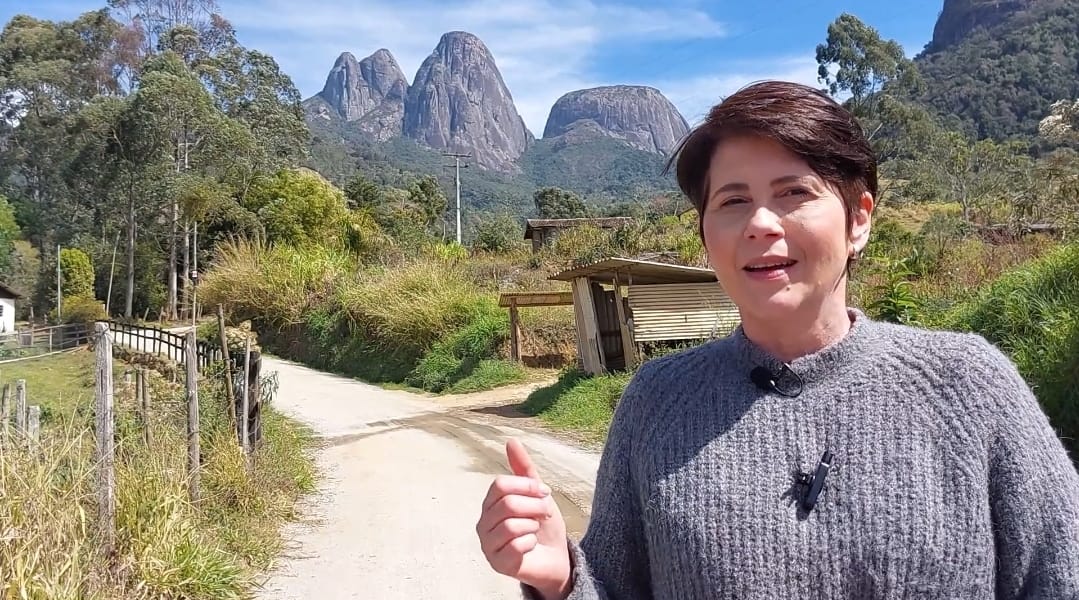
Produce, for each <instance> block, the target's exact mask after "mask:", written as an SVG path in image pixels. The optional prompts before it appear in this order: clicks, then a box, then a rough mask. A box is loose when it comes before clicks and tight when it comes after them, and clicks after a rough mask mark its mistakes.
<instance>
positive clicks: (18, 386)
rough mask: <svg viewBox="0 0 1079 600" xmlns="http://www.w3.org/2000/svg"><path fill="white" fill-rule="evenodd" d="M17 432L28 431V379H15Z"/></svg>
mask: <svg viewBox="0 0 1079 600" xmlns="http://www.w3.org/2000/svg"><path fill="white" fill-rule="evenodd" d="M15 433H17V434H20V435H21V434H24V433H26V380H25V379H18V380H16V381H15Z"/></svg>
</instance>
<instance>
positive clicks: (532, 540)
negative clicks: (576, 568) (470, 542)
mask: <svg viewBox="0 0 1079 600" xmlns="http://www.w3.org/2000/svg"><path fill="white" fill-rule="evenodd" d="M506 458H508V459H509V465H510V470H511V471H512V472H513V475H499V476H498V477H496V478H495V480H494V481H493V482H492V483H491V487H490V488H489V489H488V490H487V497H486V498H484V500H483V511H482V513H481V514H480V519H479V522H477V523H476V533H477V534H478V535H479V538H480V547H481V548H482V549H483V554H484V556H485V557H486V558H487V562H488V563H490V565H491V567H492V568H494V570H495V571H497V572H499V573H501V574H503V575H508V576H510V577H513V578H514V579H517V580H518V581H520V582H521V583H523V584H526V585H530V586H532V587H533V588H535V589H536V591H538V592H539V593H540V595H541V596H542V597H543V598H545V599H547V600H561V599H563V598H565V597H566V596H567V595H568V594H569V585H570V558H569V547H568V545H567V538H566V521H565V519H563V518H562V513H561V511H559V510H558V505H556V504H555V501H554V498H553V497H552V496H551V488H550V487H548V486H547V485H546V484H544V483H543V481H542V479H541V478H540V475H539V472H538V471H537V470H536V466H535V465H534V464H533V463H532V459H531V457H529V456H528V452H527V451H525V448H524V446H523V445H521V443H520V442H519V441H517V440H515V439H511V440H510V441H509V442H508V443H507V444H506Z"/></svg>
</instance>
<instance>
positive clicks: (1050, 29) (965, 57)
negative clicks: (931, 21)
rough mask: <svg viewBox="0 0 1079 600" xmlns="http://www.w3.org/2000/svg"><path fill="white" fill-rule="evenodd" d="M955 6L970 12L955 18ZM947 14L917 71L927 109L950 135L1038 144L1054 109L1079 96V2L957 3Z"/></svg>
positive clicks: (921, 98)
mask: <svg viewBox="0 0 1079 600" xmlns="http://www.w3.org/2000/svg"><path fill="white" fill-rule="evenodd" d="M948 4H955V5H959V4H964V5H969V6H962V7H957V8H955V9H954V10H955V11H956V12H961V14H960V15H956V16H955V18H954V19H951V15H950V14H949V11H948V9H949V8H950V7H949V6H947V5H948ZM945 8H946V10H945V13H944V14H942V19H946V20H945V21H942V22H941V23H939V24H938V28H937V29H938V30H937V32H936V35H935V39H934V42H933V43H932V44H930V46H929V47H928V48H927V50H926V51H925V52H923V53H922V54H921V55H920V56H918V57H917V59H916V60H915V64H916V65H917V67H918V70H919V71H920V72H921V74H922V76H923V77H924V79H925V84H926V85H925V89H924V93H923V94H922V95H921V96H920V100H921V102H923V103H925V104H927V105H928V106H930V107H932V109H933V110H934V112H935V113H936V114H938V115H940V116H941V117H943V118H944V120H945V122H946V123H947V125H948V126H949V127H950V128H952V129H955V130H958V131H962V132H963V133H964V134H966V135H968V136H971V137H976V138H985V137H989V138H993V139H996V140H1003V139H1007V138H1011V137H1017V136H1018V137H1023V138H1026V139H1031V138H1033V137H1034V136H1035V135H1036V134H1037V132H1038V122H1039V121H1040V120H1041V119H1042V118H1044V117H1045V114H1046V112H1047V110H1048V107H1049V105H1050V104H1052V103H1053V102H1055V101H1056V100H1060V99H1062V98H1076V97H1079V3H1077V2H1074V1H1073V0H1036V1H1023V2H1019V1H1013V2H971V1H970V0H956V1H954V2H948V3H946V7H945ZM985 13H989V14H985ZM953 21H954V22H953ZM964 25H966V27H964ZM974 25H977V26H974ZM938 38H939V39H938Z"/></svg>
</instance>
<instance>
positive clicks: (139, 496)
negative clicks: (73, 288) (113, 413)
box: [0, 355, 313, 599]
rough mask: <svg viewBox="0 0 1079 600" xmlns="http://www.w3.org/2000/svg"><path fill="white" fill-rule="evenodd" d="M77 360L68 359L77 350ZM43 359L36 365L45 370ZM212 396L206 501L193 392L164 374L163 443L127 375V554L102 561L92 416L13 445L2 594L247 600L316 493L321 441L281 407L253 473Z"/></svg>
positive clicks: (2, 502) (120, 470)
mask: <svg viewBox="0 0 1079 600" xmlns="http://www.w3.org/2000/svg"><path fill="white" fill-rule="evenodd" d="M65 356H66V355H65ZM31 362H34V361H31ZM214 388H215V385H214V384H213V383H211V382H205V385H204V386H203V387H202V388H201V389H200V400H201V402H200V404H201V405H202V406H201V407H200V412H201V414H202V418H203V437H202V444H203V457H204V463H203V468H204V472H203V475H202V485H203V487H202V490H203V494H202V496H203V497H202V499H201V501H200V502H199V503H198V504H197V505H195V504H192V503H191V502H190V501H189V499H188V492H187V478H186V464H185V457H186V451H185V448H186V433H185V425H184V422H185V420H184V410H183V406H184V402H183V397H184V394H183V391H182V390H181V389H179V388H178V387H177V386H174V385H172V384H170V383H167V382H165V381H164V380H162V379H161V378H160V377H153V378H152V379H151V390H152V393H151V398H152V404H151V407H152V409H153V411H152V418H151V420H150V422H149V425H148V426H149V428H150V432H151V445H150V446H149V447H147V446H146V445H145V443H144V442H143V437H142V432H143V424H142V423H141V422H139V420H138V419H137V418H136V416H135V410H134V406H133V394H132V393H131V388H130V387H125V386H124V385H123V384H122V382H120V381H119V380H117V388H116V389H117V395H116V402H117V424H116V431H117V440H118V446H117V459H116V508H117V511H116V551H115V554H114V555H113V556H112V557H111V560H110V557H106V556H103V555H102V554H101V551H100V544H99V533H100V532H99V531H98V529H97V527H98V525H97V508H96V499H95V495H94V489H95V488H94V484H95V478H96V471H95V464H94V445H95V440H94V436H93V431H92V423H91V419H92V416H91V415H89V414H86V413H88V412H90V411H84V410H76V411H72V412H71V413H69V414H62V413H58V414H57V415H56V418H55V419H54V420H52V422H50V423H49V424H48V426H46V427H43V430H42V437H41V440H40V441H39V443H38V444H37V445H36V446H35V447H34V448H29V447H28V445H27V444H26V443H19V444H12V443H9V444H6V445H4V446H3V447H2V448H0V490H2V493H0V598H50V599H51V598H61V599H66V598H71V599H75V598H89V599H98V598H101V599H105V598H108V599H117V598H122V599H128V598H131V599H143V598H145V599H150V598H155V599H157V598H192V599H196V598H206V599H210V598H213V599H225V598H245V597H248V596H249V590H250V587H251V584H252V582H253V578H254V576H255V574H256V573H257V572H258V571H259V570H260V569H261V568H263V567H265V566H266V565H267V564H268V561H269V559H270V557H271V556H272V554H273V553H274V552H275V551H276V550H277V549H278V548H279V547H280V540H279V539H278V533H277V527H278V526H279V525H280V524H281V523H282V521H283V520H284V519H286V518H289V516H291V507H292V506H293V503H294V502H295V499H296V498H297V497H298V496H299V495H300V494H301V493H303V492H304V491H306V490H309V489H311V488H312V485H313V466H312V463H311V459H310V456H309V455H308V453H307V448H308V445H309V443H310V439H309V437H308V436H307V432H306V431H305V430H303V429H302V428H300V427H298V426H297V425H295V424H294V423H292V422H290V421H287V420H285V419H284V418H282V417H281V416H280V415H278V414H276V413H274V412H273V411H272V410H268V411H266V412H264V419H265V425H264V441H265V443H264V444H263V445H262V447H260V448H259V450H258V452H257V453H256V456H255V459H254V462H253V464H254V467H253V469H252V470H250V471H248V470H247V469H245V467H244V464H243V460H242V458H241V457H240V453H239V451H238V449H237V446H236V444H235V442H234V441H233V439H232V437H231V435H230V434H229V433H228V431H227V430H226V428H225V427H223V426H222V423H223V422H224V421H225V419H224V418H223V410H224V409H223V407H222V405H221V402H220V401H219V400H218V398H219V396H215V395H214Z"/></svg>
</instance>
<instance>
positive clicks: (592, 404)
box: [521, 369, 632, 442]
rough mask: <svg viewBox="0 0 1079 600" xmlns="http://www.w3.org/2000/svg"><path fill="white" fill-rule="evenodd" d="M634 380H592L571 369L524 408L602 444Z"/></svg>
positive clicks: (621, 376) (621, 377)
mask: <svg viewBox="0 0 1079 600" xmlns="http://www.w3.org/2000/svg"><path fill="white" fill-rule="evenodd" d="M631 377H632V374H631V373H617V374H612V375H602V376H597V377H589V376H587V375H586V374H584V373H583V372H581V371H578V370H576V369H567V370H565V371H563V372H562V374H561V375H560V376H559V378H558V381H557V382H556V383H555V384H554V385H551V386H548V387H544V388H540V389H537V390H536V391H534V392H532V393H531V394H529V396H528V399H527V400H525V402H524V404H523V405H522V407H521V408H522V410H524V412H525V413H527V414H529V415H534V416H538V417H540V418H541V419H542V420H543V421H544V422H545V423H547V424H548V425H550V426H552V427H555V428H557V429H565V430H571V431H574V432H577V433H583V434H584V435H585V436H587V437H588V438H589V439H590V440H591V441H594V442H602V441H603V440H604V439H606V437H607V430H608V429H609V428H610V426H611V418H612V417H613V416H614V407H615V406H617V404H618V400H619V399H620V398H621V396H622V392H623V391H624V390H625V388H626V385H628V384H629V380H630V378H631Z"/></svg>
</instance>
